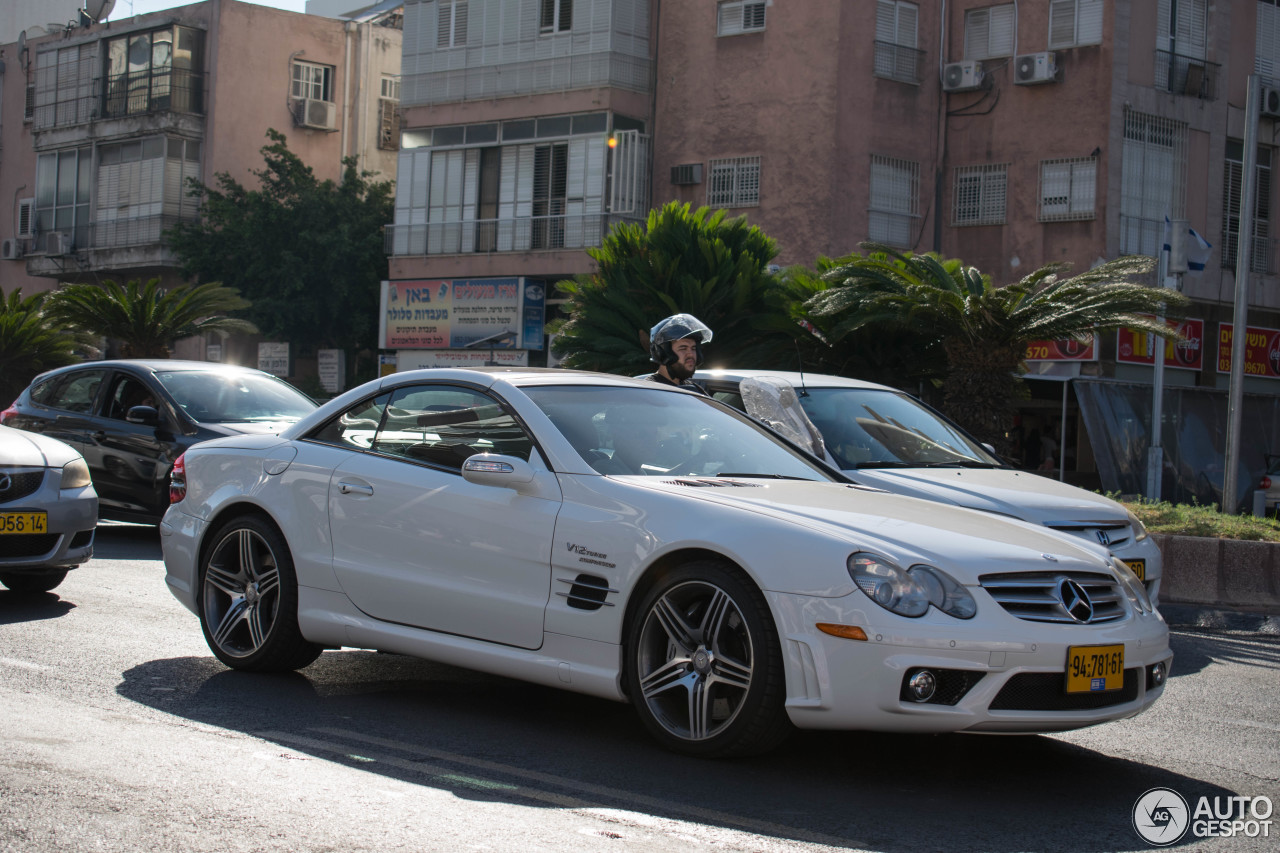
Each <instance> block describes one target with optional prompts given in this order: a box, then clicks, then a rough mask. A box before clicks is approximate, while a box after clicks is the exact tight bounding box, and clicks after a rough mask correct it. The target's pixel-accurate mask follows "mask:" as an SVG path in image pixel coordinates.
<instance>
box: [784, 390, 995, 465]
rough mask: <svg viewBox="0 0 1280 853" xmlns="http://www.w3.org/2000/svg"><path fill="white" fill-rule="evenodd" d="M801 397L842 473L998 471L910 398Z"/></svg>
mask: <svg viewBox="0 0 1280 853" xmlns="http://www.w3.org/2000/svg"><path fill="white" fill-rule="evenodd" d="M807 390H808V395H807V396H804V397H801V398H800V405H801V406H803V407H804V411H805V414H807V415H808V416H809V419H810V420H812V421H813V423H814V425H815V426H817V428H818V429H819V430H820V431H821V432H822V438H823V440H824V441H825V442H826V447H827V450H828V452H830V453H831V456H832V458H834V459H835V460H836V464H838V465H839V466H840V467H841V468H842V469H845V470H849V469H853V468H926V467H939V468H941V467H951V466H957V467H982V468H986V467H999V466H1000V464H1001V463H1000V461H999V460H998V459H996V458H995V457H994V456H992V455H991V454H990V453H989V452H987V450H986V449H984V448H983V447H982V446H981V445H979V444H977V443H976V442H974V441H973V440H971V439H970V438H968V437H967V436H966V435H965V434H964V433H963V432H961V431H960V428H959V427H958V426H956V425H955V424H953V423H950V422H949V421H945V420H943V419H942V418H941V417H940V416H938V415H937V414H936V413H934V412H933V411H931V410H930V409H928V408H926V407H925V406H923V405H921V404H920V403H918V402H916V401H915V400H913V399H912V398H910V397H908V396H907V395H906V394H901V393H898V392H896V391H883V390H877V389H874V388H809V389H807Z"/></svg>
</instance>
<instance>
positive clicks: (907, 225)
mask: <svg viewBox="0 0 1280 853" xmlns="http://www.w3.org/2000/svg"><path fill="white" fill-rule="evenodd" d="M870 189H871V195H870V205H869V211H870V216H869V220H870V222H869V227H868V236H869V237H870V238H871V239H872V240H874V241H876V242H877V243H888V244H889V245H891V246H903V247H910V246H911V245H912V244H913V243H914V242H915V238H914V234H913V232H914V230H915V223H914V221H913V220H915V219H917V218H918V217H919V216H920V164H919V163H913V162H910V161H908V160H895V159H893V158H892V157H883V156H881V155H879V154H872V155H871V188H870Z"/></svg>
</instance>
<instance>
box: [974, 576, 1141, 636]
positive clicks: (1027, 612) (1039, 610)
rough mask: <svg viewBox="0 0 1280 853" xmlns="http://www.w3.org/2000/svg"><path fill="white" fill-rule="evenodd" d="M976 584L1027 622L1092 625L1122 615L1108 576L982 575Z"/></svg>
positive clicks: (1117, 589)
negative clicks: (980, 585)
mask: <svg viewBox="0 0 1280 853" xmlns="http://www.w3.org/2000/svg"><path fill="white" fill-rule="evenodd" d="M978 582H979V583H980V584H982V588H983V589H985V590H986V591H987V592H988V593H989V594H990V595H991V597H992V598H994V599H995V600H996V601H997V602H999V604H1000V606H1001V607H1003V608H1004V609H1005V610H1007V611H1008V612H1009V613H1010V614H1012V615H1014V616H1016V617H1018V618H1019V619H1025V620H1027V621H1028V622H1060V623H1063V624H1067V625H1078V624H1090V625H1093V624H1097V623H1099V622H1115V621H1116V620H1118V619H1123V618H1124V615H1125V608H1124V592H1123V591H1122V590H1121V589H1120V584H1119V583H1118V582H1117V581H1116V579H1115V578H1113V577H1111V576H1110V575H1101V574H1094V573H1092V572H1018V573H1012V574H999V575H983V576H982V577H980V578H978Z"/></svg>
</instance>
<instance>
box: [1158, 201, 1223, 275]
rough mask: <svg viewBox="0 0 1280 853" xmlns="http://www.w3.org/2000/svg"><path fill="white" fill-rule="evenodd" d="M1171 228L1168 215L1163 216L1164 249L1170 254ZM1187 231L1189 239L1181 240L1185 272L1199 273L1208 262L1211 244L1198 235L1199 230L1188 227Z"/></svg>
mask: <svg viewBox="0 0 1280 853" xmlns="http://www.w3.org/2000/svg"><path fill="white" fill-rule="evenodd" d="M1172 230H1173V223H1172V222H1170V221H1169V215H1168V214H1165V217H1164V250H1165V251H1166V252H1169V253H1170V256H1172V253H1173V246H1172V245H1171V244H1170V239H1171V238H1170V233H1171V232H1172ZM1187 233H1188V234H1189V235H1190V237H1191V239H1190V240H1184V241H1182V243H1183V247H1184V248H1185V250H1186V252H1187V274H1188V275H1199V274H1200V273H1202V272H1204V265H1205V264H1206V263H1208V262H1209V255H1210V253H1211V252H1213V244H1212V243H1210V242H1209V241H1208V240H1206V239H1205V238H1203V237H1201V236H1200V232H1199V231H1197V230H1196V229H1194V228H1191V227H1188V228H1187Z"/></svg>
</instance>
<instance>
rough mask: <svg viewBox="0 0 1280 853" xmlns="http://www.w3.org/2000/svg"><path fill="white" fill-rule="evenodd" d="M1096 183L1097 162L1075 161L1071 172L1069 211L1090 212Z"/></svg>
mask: <svg viewBox="0 0 1280 853" xmlns="http://www.w3.org/2000/svg"><path fill="white" fill-rule="evenodd" d="M1097 184H1098V162H1097V161H1096V160H1094V161H1091V162H1088V163H1077V164H1075V167H1074V168H1073V169H1072V172H1071V213H1092V212H1093V209H1094V199H1095V195H1096V193H1097Z"/></svg>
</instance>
